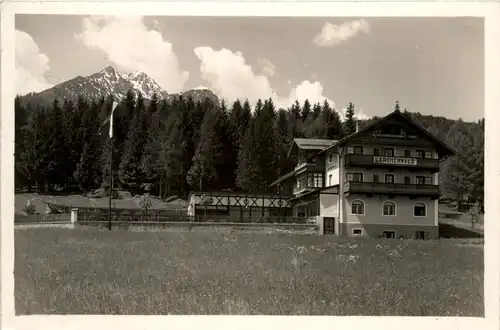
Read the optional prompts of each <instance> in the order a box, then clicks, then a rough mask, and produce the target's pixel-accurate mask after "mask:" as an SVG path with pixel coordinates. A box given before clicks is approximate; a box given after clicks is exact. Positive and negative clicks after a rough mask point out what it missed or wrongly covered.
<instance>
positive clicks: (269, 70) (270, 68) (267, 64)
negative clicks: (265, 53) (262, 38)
mask: <svg viewBox="0 0 500 330" xmlns="http://www.w3.org/2000/svg"><path fill="white" fill-rule="evenodd" d="M257 63H258V64H259V66H260V67H261V70H262V73H264V74H265V75H267V76H269V77H272V76H274V75H275V73H276V67H275V66H274V64H273V63H271V61H269V60H268V59H267V58H259V59H258V60H257Z"/></svg>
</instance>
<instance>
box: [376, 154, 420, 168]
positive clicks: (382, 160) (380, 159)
mask: <svg viewBox="0 0 500 330" xmlns="http://www.w3.org/2000/svg"><path fill="white" fill-rule="evenodd" d="M373 163H374V164H388V165H408V166H416V165H417V159H416V158H400V157H384V156H373Z"/></svg>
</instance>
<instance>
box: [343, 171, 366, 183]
mask: <svg viewBox="0 0 500 330" xmlns="http://www.w3.org/2000/svg"><path fill="white" fill-rule="evenodd" d="M346 179H347V182H363V173H347V175H346Z"/></svg>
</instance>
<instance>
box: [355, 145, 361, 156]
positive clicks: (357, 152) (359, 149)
mask: <svg viewBox="0 0 500 330" xmlns="http://www.w3.org/2000/svg"><path fill="white" fill-rule="evenodd" d="M354 154H355V155H362V154H363V147H361V146H356V147H354Z"/></svg>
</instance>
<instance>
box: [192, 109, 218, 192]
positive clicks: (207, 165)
mask: <svg viewBox="0 0 500 330" xmlns="http://www.w3.org/2000/svg"><path fill="white" fill-rule="evenodd" d="M222 120H223V119H222V111H221V110H220V108H218V107H212V108H209V109H207V111H206V113H205V116H204V118H203V123H202V125H201V137H200V143H199V144H198V147H197V149H196V154H195V156H194V157H193V165H192V166H191V168H190V169H189V171H188V173H187V181H188V183H189V185H190V186H191V187H196V188H197V189H198V191H203V190H204V189H205V187H206V186H210V185H211V184H212V183H213V181H214V180H216V179H218V173H217V165H220V163H221V157H222V156H223V148H224V146H223V143H222V141H221V137H220V136H219V135H218V132H217V131H218V129H219V127H218V126H220V125H222Z"/></svg>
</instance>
